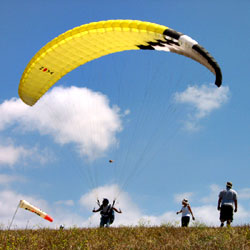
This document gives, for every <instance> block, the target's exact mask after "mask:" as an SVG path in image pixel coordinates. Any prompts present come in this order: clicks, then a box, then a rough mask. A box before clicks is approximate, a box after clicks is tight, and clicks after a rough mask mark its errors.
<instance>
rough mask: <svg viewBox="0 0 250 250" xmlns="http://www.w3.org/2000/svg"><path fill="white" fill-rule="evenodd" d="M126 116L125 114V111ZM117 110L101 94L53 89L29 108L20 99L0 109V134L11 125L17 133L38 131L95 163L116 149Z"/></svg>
mask: <svg viewBox="0 0 250 250" xmlns="http://www.w3.org/2000/svg"><path fill="white" fill-rule="evenodd" d="M125 114H127V111H125ZM121 116H122V114H120V110H119V108H118V107H110V106H109V100H108V98H107V97H106V96H104V95H103V94H101V93H98V92H93V91H91V90H89V89H87V88H77V87H70V88H62V87H55V88H53V89H52V91H50V92H48V93H47V94H45V95H44V97H43V98H42V99H41V100H40V101H39V102H38V103H37V104H36V105H34V106H33V107H29V106H27V105H25V104H24V103H23V102H22V101H21V100H20V99H11V100H9V101H5V102H4V103H2V104H1V105H0V117H1V119H0V130H3V129H6V128H8V127H9V126H10V125H13V124H15V125H16V126H17V127H18V128H19V129H20V130H21V131H23V132H25V131H35V130H37V131H39V133H40V134H43V135H45V134H46V135H50V136H52V137H53V139H54V140H55V141H56V142H57V143H59V144H61V145H63V144H66V143H76V145H77V149H78V152H79V153H80V154H82V155H85V156H87V157H88V158H89V159H95V158H97V157H99V156H102V155H103V154H104V153H105V151H106V150H107V149H108V148H109V147H111V146H112V145H116V143H117V140H116V133H118V132H120V131H121V130H122V124H121Z"/></svg>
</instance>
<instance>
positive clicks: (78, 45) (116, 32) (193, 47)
mask: <svg viewBox="0 0 250 250" xmlns="http://www.w3.org/2000/svg"><path fill="white" fill-rule="evenodd" d="M139 49H142V50H144V49H150V50H163V51H170V52H174V53H177V54H181V55H184V56H187V57H190V58H192V59H194V60H196V61H198V62H199V63H201V64H203V65H204V66H205V67H207V68H208V69H209V70H210V71H211V72H212V73H214V74H215V76H216V81H215V84H216V85H217V86H218V87H219V86H220V85H221V82H222V74H221V70H220V67H219V65H218V64H217V62H216V61H215V60H214V58H213V57H212V56H211V55H210V54H209V53H208V52H207V51H206V50H205V49H204V48H203V47H202V46H200V45H199V44H198V43H197V42H196V41H195V40H193V39H192V38H190V37H189V36H186V35H184V34H182V33H179V32H177V31H175V30H173V29H170V28H168V27H166V26H163V25H159V24H154V23H149V22H142V21H137V20H109V21H101V22H94V23H90V24H85V25H82V26H79V27H76V28H74V29H72V30H69V31H67V32H65V33H64V34H62V35H60V36H58V37H57V38H55V39H53V40H52V41H51V42H49V43H48V44H47V45H45V46H44V47H43V48H42V49H41V50H40V51H38V52H37V54H36V55H35V56H34V57H33V58H32V59H31V61H30V62H29V64H28V65H27V67H26V69H25V71H24V73H23V75H22V78H21V81H20V85H19V91H18V92H19V96H20V98H21V99H22V100H23V101H24V102H25V103H26V104H28V105H31V106H32V105H34V104H35V103H36V102H37V101H38V100H39V98H41V96H42V95H43V94H45V93H46V91H47V90H48V89H49V88H50V87H51V86H52V85H53V84H54V83H56V82H57V81H58V80H59V79H60V78H62V77H63V76H64V75H65V74H67V73H68V72H70V71H72V70H73V69H75V68H77V67H78V66H80V65H82V64H84V63H87V62H89V61H91V60H93V59H96V58H99V57H101V56H104V55H108V54H111V53H115V52H119V51H125V50H139Z"/></svg>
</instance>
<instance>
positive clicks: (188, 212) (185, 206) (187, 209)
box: [176, 199, 195, 227]
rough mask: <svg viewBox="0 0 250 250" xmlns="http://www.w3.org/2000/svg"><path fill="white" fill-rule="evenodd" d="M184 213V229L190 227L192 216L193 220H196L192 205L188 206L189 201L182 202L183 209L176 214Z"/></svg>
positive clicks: (182, 219) (182, 222)
mask: <svg viewBox="0 0 250 250" xmlns="http://www.w3.org/2000/svg"><path fill="white" fill-rule="evenodd" d="M180 213H182V216H181V226H182V227H188V224H189V221H190V215H192V219H193V220H195V218H194V215H193V212H192V209H191V207H190V205H189V204H188V200H187V199H183V200H182V208H181V210H180V211H178V212H176V214H180Z"/></svg>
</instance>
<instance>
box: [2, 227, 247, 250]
mask: <svg viewBox="0 0 250 250" xmlns="http://www.w3.org/2000/svg"><path fill="white" fill-rule="evenodd" d="M0 249H4V250H6V249H25V250H26V249H32V250H33V249H39V250H42V249H67V250H68V249H151V250H152V249H234V250H235V249H241V250H242V249H250V226H242V227H231V228H208V227H190V228H175V227H166V226H162V227H119V228H91V229H78V228H72V229H64V230H51V229H38V230H9V231H8V230H1V231H0Z"/></svg>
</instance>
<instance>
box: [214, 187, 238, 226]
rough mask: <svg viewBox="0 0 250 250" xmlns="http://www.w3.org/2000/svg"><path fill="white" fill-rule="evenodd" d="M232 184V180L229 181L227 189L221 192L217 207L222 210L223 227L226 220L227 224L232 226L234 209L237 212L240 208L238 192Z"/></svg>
mask: <svg viewBox="0 0 250 250" xmlns="http://www.w3.org/2000/svg"><path fill="white" fill-rule="evenodd" d="M232 186H233V184H232V182H227V184H226V189H224V190H222V191H221V192H220V193H219V200H218V207H217V209H218V210H219V211H220V221H221V225H220V226H221V227H223V226H224V222H225V221H226V222H227V226H230V224H231V223H232V221H233V211H234V212H235V213H236V212H237V209H238V202H237V193H236V191H235V190H233V189H232ZM233 206H234V210H233Z"/></svg>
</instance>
